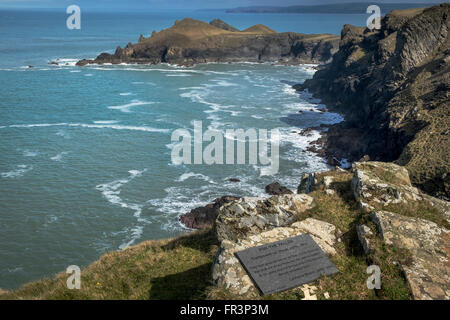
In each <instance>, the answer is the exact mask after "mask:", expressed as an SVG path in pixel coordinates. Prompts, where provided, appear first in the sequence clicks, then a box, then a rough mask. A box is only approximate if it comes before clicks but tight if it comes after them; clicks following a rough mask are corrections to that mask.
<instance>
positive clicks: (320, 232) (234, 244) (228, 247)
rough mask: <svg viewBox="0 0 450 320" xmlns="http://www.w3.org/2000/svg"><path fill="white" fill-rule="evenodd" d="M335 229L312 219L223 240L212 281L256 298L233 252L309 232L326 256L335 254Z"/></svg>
mask: <svg viewBox="0 0 450 320" xmlns="http://www.w3.org/2000/svg"><path fill="white" fill-rule="evenodd" d="M337 232H338V231H337V230H336V228H335V226H333V225H331V224H329V223H326V222H323V221H320V220H316V219H312V218H308V219H306V220H303V221H300V222H295V223H293V224H292V225H290V226H287V227H278V228H273V229H271V230H269V231H265V232H262V233H259V234H253V235H249V236H247V237H245V238H242V239H240V240H238V241H230V240H227V239H225V240H223V241H222V242H221V244H220V247H219V250H218V252H217V255H216V258H215V260H214V263H213V267H212V278H213V282H214V283H215V284H216V285H217V286H219V287H222V288H225V289H228V290H230V291H231V292H232V293H234V294H236V295H241V296H246V297H255V296H258V295H259V293H258V289H257V288H256V287H255V285H254V284H253V282H252V280H251V279H250V277H249V276H248V274H247V272H246V271H245V269H244V268H243V267H242V265H241V263H240V262H239V260H238V259H237V258H236V256H235V253H236V252H238V251H241V250H245V249H248V248H251V247H255V246H259V245H264V244H267V243H271V242H276V241H279V240H283V239H286V238H290V237H294V236H298V235H301V234H305V233H309V234H311V237H312V238H313V239H314V240H315V241H316V242H317V244H318V245H319V247H321V248H322V250H324V251H325V252H326V253H327V254H329V255H334V254H336V250H335V249H334V245H335V244H336V241H337V237H336V233H337Z"/></svg>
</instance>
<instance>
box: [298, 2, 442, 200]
mask: <svg viewBox="0 0 450 320" xmlns="http://www.w3.org/2000/svg"><path fill="white" fill-rule="evenodd" d="M449 26H450V4H448V3H442V4H440V5H436V6H433V7H430V8H422V9H408V10H394V11H392V12H390V13H389V14H387V15H386V16H385V17H384V18H383V19H382V23H381V29H380V30H373V31H370V30H368V29H367V28H364V27H355V26H351V25H345V26H344V28H343V30H342V32H341V42H340V47H339V51H338V52H337V53H336V54H335V55H334V56H333V61H332V62H331V63H330V64H327V65H324V66H323V67H322V68H321V70H319V71H317V72H316V73H315V74H314V77H313V79H310V80H306V81H305V82H304V83H303V84H301V85H296V86H295V88H296V89H297V90H304V89H308V90H309V92H310V93H312V94H313V95H314V96H315V97H318V98H321V99H322V102H323V103H324V104H326V105H327V107H328V108H332V110H333V111H338V112H341V113H343V114H344V116H345V119H346V123H345V124H338V125H336V126H334V128H333V129H332V128H330V132H329V134H328V137H329V139H331V141H328V142H327V143H326V149H328V148H329V147H331V148H333V149H334V150H333V151H337V152H338V153H340V154H343V153H344V151H345V150H349V149H351V150H350V152H349V153H350V154H347V155H345V157H346V158H348V159H349V160H350V161H355V160H358V159H360V158H361V157H363V156H364V155H368V156H370V158H371V159H373V160H377V159H379V160H382V161H395V162H396V163H398V164H400V165H403V166H406V168H407V169H408V170H409V172H410V173H411V180H412V183H413V184H414V185H416V186H419V187H420V188H421V189H422V190H424V191H426V192H429V193H431V194H433V195H435V196H438V197H441V198H445V197H446V198H450V175H444V174H445V173H448V172H450V162H449V161H443V159H450V140H449V137H448V136H447V135H445V134H443V133H445V132H446V131H447V130H448V128H449V127H450V115H449V110H450V108H449V92H450V77H449V73H450V58H449V57H450V41H449V37H450V32H449V30H450V28H449ZM348 133H351V138H349V137H348ZM346 136H347V138H346ZM347 148H348V149H347ZM333 151H332V150H329V149H328V150H327V153H329V154H332V155H335V156H336V157H337V158H340V157H339V156H338V155H336V154H334V152H333Z"/></svg>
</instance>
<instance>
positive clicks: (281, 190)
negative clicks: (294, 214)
mask: <svg viewBox="0 0 450 320" xmlns="http://www.w3.org/2000/svg"><path fill="white" fill-rule="evenodd" d="M264 190H265V191H266V193H267V194H270V195H273V196H276V195H281V194H293V192H292V191H291V190H289V189H288V188H286V187H285V186H282V185H281V184H280V183H279V182H273V183H271V184H268V185H267V186H266V187H265V188H264Z"/></svg>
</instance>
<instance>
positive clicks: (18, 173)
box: [0, 164, 33, 178]
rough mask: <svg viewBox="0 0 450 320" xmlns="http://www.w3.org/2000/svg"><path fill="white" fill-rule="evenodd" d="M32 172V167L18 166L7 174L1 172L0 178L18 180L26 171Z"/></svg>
mask: <svg viewBox="0 0 450 320" xmlns="http://www.w3.org/2000/svg"><path fill="white" fill-rule="evenodd" d="M31 170H33V166H31V165H25V164H19V165H17V166H16V169H15V170H11V171H8V172H2V173H0V176H1V177H2V178H18V177H21V176H23V175H24V174H25V173H27V172H28V171H31Z"/></svg>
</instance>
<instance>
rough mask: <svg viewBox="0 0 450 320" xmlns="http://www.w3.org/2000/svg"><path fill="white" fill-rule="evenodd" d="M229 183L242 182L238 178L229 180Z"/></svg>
mask: <svg viewBox="0 0 450 320" xmlns="http://www.w3.org/2000/svg"><path fill="white" fill-rule="evenodd" d="M228 181H230V182H241V180H239V179H237V178H230V179H228Z"/></svg>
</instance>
